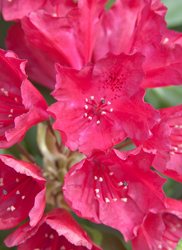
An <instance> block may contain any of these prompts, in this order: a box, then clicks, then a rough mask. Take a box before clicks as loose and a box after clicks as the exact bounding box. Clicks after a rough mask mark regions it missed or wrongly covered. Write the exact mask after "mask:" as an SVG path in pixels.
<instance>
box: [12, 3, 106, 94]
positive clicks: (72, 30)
mask: <svg viewBox="0 0 182 250" xmlns="http://www.w3.org/2000/svg"><path fill="white" fill-rule="evenodd" d="M106 2H107V0H97V1H96V0H94V1H93V0H92V1H91V0H80V1H79V2H78V8H73V9H72V10H71V11H70V12H69V13H68V14H67V15H66V16H65V17H60V15H59V17H56V16H55V15H51V14H49V13H47V12H45V11H42V10H40V11H37V12H32V13H30V15H29V16H27V17H25V18H23V20H22V21H21V27H22V29H21V28H20V25H19V24H16V25H15V26H14V27H12V28H11V29H10V31H9V35H10V37H9V38H8V40H7V47H8V48H9V49H10V48H11V50H13V51H15V52H16V53H17V54H18V55H19V56H20V57H21V58H27V59H28V64H27V73H28V75H29V76H30V77H31V78H32V79H33V80H35V81H38V82H39V83H41V84H43V85H45V86H46V87H49V88H52V89H53V88H54V85H55V75H56V71H55V69H54V64H55V62H58V63H60V64H61V65H66V66H69V67H74V68H76V69H80V68H82V67H83V66H84V64H85V63H86V62H88V61H90V60H91V55H92V50H93V46H94V43H95V40H96V36H97V32H98V28H99V25H100V21H101V16H102V12H103V10H104V6H105V3H106ZM62 5H63V6H64V2H62V3H60V7H59V8H61V6H62ZM58 14H59V13H58ZM60 14H61V13H60ZM17 34H18V35H17ZM50 37H51V39H50ZM20 43H21V45H22V46H21V47H20V46H19V44H20ZM73 44H74V46H73ZM45 72H46V75H45Z"/></svg>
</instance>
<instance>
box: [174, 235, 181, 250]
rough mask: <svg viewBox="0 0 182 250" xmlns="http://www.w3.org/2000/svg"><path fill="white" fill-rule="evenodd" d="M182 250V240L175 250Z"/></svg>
mask: <svg viewBox="0 0 182 250" xmlns="http://www.w3.org/2000/svg"><path fill="white" fill-rule="evenodd" d="M181 249H182V238H181V240H180V241H179V242H178V244H177V246H176V248H175V249H174V250H181Z"/></svg>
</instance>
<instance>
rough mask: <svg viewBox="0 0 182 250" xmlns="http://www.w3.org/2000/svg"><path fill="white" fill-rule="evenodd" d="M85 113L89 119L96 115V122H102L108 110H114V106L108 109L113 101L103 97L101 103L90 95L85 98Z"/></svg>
mask: <svg viewBox="0 0 182 250" xmlns="http://www.w3.org/2000/svg"><path fill="white" fill-rule="evenodd" d="M85 103H86V104H85V106H84V108H85V111H86V112H85V114H84V117H85V118H87V119H88V121H92V120H93V118H94V117H95V116H96V123H97V124H100V118H101V116H104V115H106V114H107V113H108V112H109V113H110V112H113V108H110V109H108V106H109V105H111V102H109V101H108V102H107V103H106V101H105V99H104V98H101V99H100V101H99V103H97V102H96V101H95V98H94V96H90V99H88V98H86V99H85Z"/></svg>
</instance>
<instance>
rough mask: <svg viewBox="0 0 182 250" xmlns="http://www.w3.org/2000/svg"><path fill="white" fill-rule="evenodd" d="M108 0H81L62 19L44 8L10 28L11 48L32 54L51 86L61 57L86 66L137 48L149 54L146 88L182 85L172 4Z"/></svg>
mask: <svg viewBox="0 0 182 250" xmlns="http://www.w3.org/2000/svg"><path fill="white" fill-rule="evenodd" d="M55 2H56V3H57V2H58V3H59V2H60V1H55ZM105 3H106V0H102V1H99V0H98V1H88V0H79V1H78V8H73V9H72V10H70V12H69V13H68V14H67V15H66V16H65V17H64V18H63V17H60V14H59V13H58V16H59V17H56V18H54V16H52V14H48V13H46V12H43V11H38V12H34V13H31V14H30V15H29V16H28V17H25V18H24V19H23V20H22V21H21V25H22V29H21V27H20V25H19V24H16V25H15V26H14V27H12V28H11V29H10V31H9V35H8V40H7V47H8V48H9V49H11V50H13V51H15V52H16V53H17V54H18V55H19V56H20V57H21V58H27V59H28V61H29V62H28V64H27V72H28V74H29V75H30V77H31V78H32V79H33V80H37V79H38V80H37V81H38V82H39V83H41V84H43V85H45V86H47V87H49V88H54V83H55V70H54V63H55V62H58V63H60V64H61V65H63V66H65V65H66V66H69V67H74V68H76V69H80V68H81V67H83V65H84V64H85V63H86V62H88V61H92V62H95V61H97V60H98V59H100V58H102V57H104V56H105V54H106V53H108V52H112V53H115V54H120V53H122V52H125V53H131V52H133V51H134V50H135V49H137V51H140V52H142V53H143V54H144V55H145V57H146V61H145V62H144V65H143V66H144V70H145V72H146V78H145V79H144V81H143V82H142V83H141V84H142V85H141V86H142V87H144V88H153V87H160V86H168V85H172V84H173V85H179V84H181V81H182V74H181V71H182V61H181V58H182V47H181V46H180V45H179V43H178V44H176V41H172V42H170V41H169V39H168V38H167V37H166V35H167V31H166V22H165V13H166V10H167V8H166V7H165V6H164V5H163V4H162V3H161V2H160V1H159V0H156V1H149V0H147V1H141V0H137V1H132V0H127V1H123V0H117V1H116V2H115V3H114V5H113V6H112V7H111V8H110V9H109V11H106V10H105V9H104V7H105ZM64 4H65V3H59V6H64ZM59 8H60V7H59ZM48 12H49V11H48ZM17 33H18V34H19V35H18V36H17ZM35 34H36V35H35ZM50 37H51V40H50ZM166 38H167V39H168V40H166ZM166 41H168V42H166ZM20 43H21V47H20V46H19V44H20ZM73 44H74V46H73ZM156 58H157V59H158V60H155V59H156ZM174 65H175V67H174ZM49 66H50V68H49ZM45 69H47V71H46V75H44V72H45Z"/></svg>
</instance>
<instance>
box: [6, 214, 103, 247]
mask: <svg viewBox="0 0 182 250" xmlns="http://www.w3.org/2000/svg"><path fill="white" fill-rule="evenodd" d="M27 228H28V223H25V224H24V225H22V226H20V227H19V228H18V229H16V230H15V231H14V232H13V233H12V234H10V235H9V236H8V237H7V238H6V240H5V244H6V246H8V247H11V246H15V245H18V250H24V249H27V250H32V249H42V250H46V249H60V250H66V249H67V250H88V249H89V250H101V248H99V247H98V246H96V245H95V244H93V243H92V241H91V240H90V239H89V237H88V236H87V233H86V232H85V231H84V230H83V229H82V228H81V227H80V225H79V224H78V223H77V222H76V221H75V220H74V219H73V218H72V216H71V215H70V213H69V212H68V211H66V210H65V209H55V210H52V211H51V212H49V213H47V214H45V215H44V216H43V217H42V219H41V220H40V221H39V223H38V224H37V225H36V226H35V227H34V228H32V229H31V230H27Z"/></svg>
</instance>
